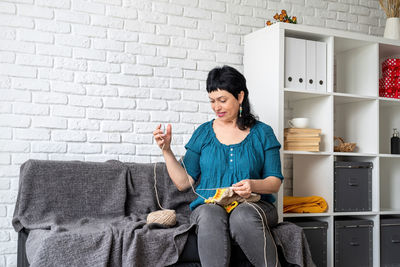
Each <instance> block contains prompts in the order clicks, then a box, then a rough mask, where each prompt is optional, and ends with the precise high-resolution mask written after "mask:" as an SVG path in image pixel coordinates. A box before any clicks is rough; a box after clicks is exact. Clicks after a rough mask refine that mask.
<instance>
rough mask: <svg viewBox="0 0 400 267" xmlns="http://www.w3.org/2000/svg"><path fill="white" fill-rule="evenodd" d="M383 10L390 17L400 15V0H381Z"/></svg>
mask: <svg viewBox="0 0 400 267" xmlns="http://www.w3.org/2000/svg"><path fill="white" fill-rule="evenodd" d="M379 4H380V5H381V7H382V9H383V11H385V13H386V17H388V18H398V17H400V0H379Z"/></svg>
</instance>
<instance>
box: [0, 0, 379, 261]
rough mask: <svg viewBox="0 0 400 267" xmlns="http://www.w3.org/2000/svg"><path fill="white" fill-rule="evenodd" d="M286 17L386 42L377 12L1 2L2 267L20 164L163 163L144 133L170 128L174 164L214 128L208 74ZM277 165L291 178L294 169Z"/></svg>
mask: <svg viewBox="0 0 400 267" xmlns="http://www.w3.org/2000/svg"><path fill="white" fill-rule="evenodd" d="M282 8H284V9H287V11H288V13H289V14H290V15H296V16H297V17H298V21H299V23H302V24H308V25H316V26H321V27H329V28H337V29H341V30H350V31H357V32H362V33H367V34H373V35H382V34H383V30H384V23H385V16H384V13H383V12H382V10H381V9H380V7H379V4H378V1H377V0H330V1H328V0H326V1H323V0H307V1H304V0H290V1H289V0H285V1H279V0H273V1H272V0H271V1H267V0H220V1H218V0H212V1H211V0H146V1H144V0H36V1H34V0H3V1H1V3H0V266H16V241H17V235H16V233H14V231H13V230H12V227H11V218H12V215H13V209H14V204H15V201H16V195H17V190H18V172H19V166H20V165H21V164H22V163H23V162H24V161H26V160H27V159H29V158H37V159H57V160H75V159H77V160H87V161H105V160H108V159H118V160H121V161H135V162H154V161H158V160H162V158H160V153H159V152H160V151H159V149H158V148H157V147H156V145H155V144H154V142H153V139H152V136H151V133H152V131H153V130H154V128H155V127H156V125H157V124H158V123H168V122H171V123H172V124H173V133H174V134H175V135H174V139H173V150H174V151H175V153H176V155H177V156H180V155H182V154H183V153H184V151H185V150H184V148H183V145H184V144H185V143H186V142H187V141H188V139H189V137H190V135H191V133H192V132H193V130H194V129H195V127H196V126H198V125H199V124H201V123H202V122H204V121H207V120H209V119H211V118H212V117H213V114H212V113H211V112H210V107H209V104H208V103H207V94H206V92H205V79H206V76H207V72H208V71H209V70H210V69H211V68H213V67H215V66H217V65H223V64H230V65H232V66H234V67H237V68H238V69H239V70H241V71H242V70H243V66H242V56H243V36H244V35H245V34H248V33H250V32H252V31H254V30H257V29H259V28H262V27H264V21H265V20H266V19H271V18H272V16H273V15H274V14H275V12H280V10H281V9H282ZM250 93H251V92H250ZM283 165H284V167H285V170H284V172H285V175H286V176H287V177H290V176H291V170H290V169H288V168H287V167H288V166H290V165H291V164H290V160H289V162H285V163H284V164H283ZM287 182H288V183H289V184H290V179H288V181H287ZM289 190H290V186H289Z"/></svg>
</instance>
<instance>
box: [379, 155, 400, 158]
mask: <svg viewBox="0 0 400 267" xmlns="http://www.w3.org/2000/svg"><path fill="white" fill-rule="evenodd" d="M379 157H381V158H393V159H395V158H398V159H400V155H397V154H379Z"/></svg>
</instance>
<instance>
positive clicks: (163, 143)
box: [153, 124, 172, 151]
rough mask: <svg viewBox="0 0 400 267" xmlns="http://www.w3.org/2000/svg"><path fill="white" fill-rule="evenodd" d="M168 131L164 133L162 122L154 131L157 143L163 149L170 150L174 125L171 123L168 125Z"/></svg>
mask: <svg viewBox="0 0 400 267" xmlns="http://www.w3.org/2000/svg"><path fill="white" fill-rule="evenodd" d="M166 130H167V132H166V133H164V132H163V131H162V130H161V124H159V125H158V126H157V128H156V130H155V131H154V132H153V136H154V140H156V142H157V145H158V146H159V147H160V148H161V149H162V150H164V151H165V150H169V149H170V148H171V139H172V131H171V130H172V126H171V124H168V125H167V129H166Z"/></svg>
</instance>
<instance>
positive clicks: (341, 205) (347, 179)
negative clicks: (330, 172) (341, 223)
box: [334, 161, 372, 211]
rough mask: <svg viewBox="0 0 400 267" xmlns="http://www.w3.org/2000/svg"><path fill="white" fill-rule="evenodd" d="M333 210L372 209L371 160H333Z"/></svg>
mask: <svg viewBox="0 0 400 267" xmlns="http://www.w3.org/2000/svg"><path fill="white" fill-rule="evenodd" d="M334 202H335V203H334V210H335V211H371V210H372V162H346V161H335V192H334Z"/></svg>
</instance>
